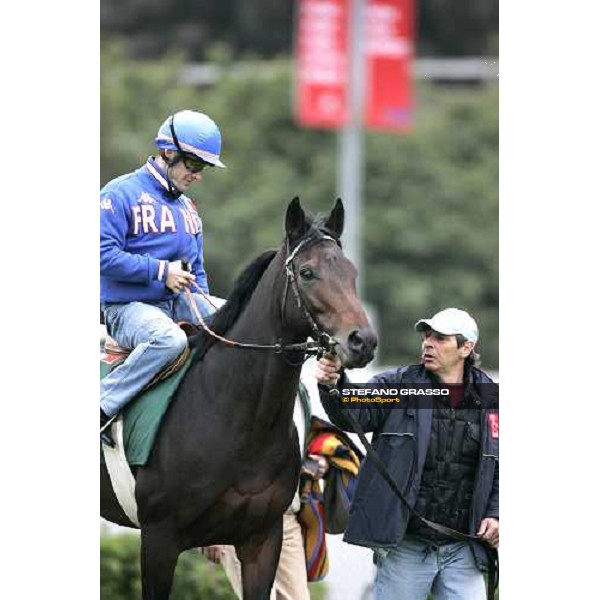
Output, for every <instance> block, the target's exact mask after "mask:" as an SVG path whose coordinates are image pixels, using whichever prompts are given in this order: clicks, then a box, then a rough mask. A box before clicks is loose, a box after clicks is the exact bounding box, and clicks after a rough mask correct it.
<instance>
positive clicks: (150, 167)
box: [143, 156, 181, 199]
mask: <svg viewBox="0 0 600 600" xmlns="http://www.w3.org/2000/svg"><path fill="white" fill-rule="evenodd" d="M143 168H144V169H145V170H146V172H147V173H148V174H149V175H150V177H151V178H152V179H153V180H154V182H155V183H156V184H157V185H158V186H159V187H160V188H161V189H162V190H163V191H164V192H166V193H167V195H168V196H169V197H170V198H173V199H176V198H179V196H181V192H179V193H177V194H176V195H175V194H173V193H172V192H171V189H170V186H169V179H168V176H167V172H166V171H165V170H164V169H163V168H162V167H160V166H159V164H158V161H157V160H156V158H155V157H154V156H150V157H148V160H147V161H146V164H145V165H144V167H143Z"/></svg>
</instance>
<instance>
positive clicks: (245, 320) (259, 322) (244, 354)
mask: <svg viewBox="0 0 600 600" xmlns="http://www.w3.org/2000/svg"><path fill="white" fill-rule="evenodd" d="M284 260H285V257H284V254H283V252H281V251H280V252H279V253H278V254H277V255H276V256H275V258H274V259H273V261H272V262H271V264H270V265H269V267H268V268H267V270H266V271H265V273H264V275H263V276H262V278H261V280H260V281H259V283H258V285H257V286H256V289H255V290H254V292H253V294H252V297H251V299H250V301H249V302H248V304H247V306H246V307H245V308H244V310H243V311H242V313H241V314H240V316H239V317H238V319H237V321H236V323H235V324H234V326H233V327H232V328H231V329H230V330H229V331H228V332H227V333H226V334H225V337H227V338H229V339H232V340H236V341H242V342H250V343H259V344H274V343H276V342H279V341H282V342H283V343H294V342H299V341H304V340H306V337H307V334H306V333H305V332H302V331H295V330H292V329H290V327H289V326H288V325H286V323H284V321H283V318H282V308H281V306H282V302H283V300H284V298H283V296H284V293H285V285H286V278H285V273H284ZM291 293H292V291H291V289H288V291H287V294H288V296H289V294H291ZM288 300H289V299H288ZM214 348H215V347H213V349H214ZM298 354H299V353H295V354H293V355H290V356H289V357H288V356H282V355H281V354H276V353H275V352H274V351H266V350H244V349H236V348H222V349H221V351H218V352H215V353H211V352H209V353H208V354H207V356H206V357H205V360H204V363H205V369H206V370H205V371H204V372H205V374H206V375H208V372H211V373H212V374H211V375H210V377H212V376H217V377H219V376H222V377H226V378H227V381H230V386H231V389H232V394H231V395H232V397H236V398H239V397H243V398H244V399H245V401H246V400H247V403H248V406H252V410H254V411H256V415H257V418H259V419H260V418H261V416H266V413H271V414H272V413H273V409H274V407H277V406H281V405H282V403H285V402H286V400H288V399H289V404H290V406H289V407H288V408H290V407H291V406H292V405H293V398H294V396H295V391H296V388H297V386H298V381H299V378H300V371H301V368H302V363H301V358H302V357H301V356H299V355H298ZM225 357H227V358H225ZM288 359H289V360H288ZM232 370H234V373H233V377H232ZM236 406H237V407H239V408H241V407H240V404H239V401H236ZM236 410H237V409H236Z"/></svg>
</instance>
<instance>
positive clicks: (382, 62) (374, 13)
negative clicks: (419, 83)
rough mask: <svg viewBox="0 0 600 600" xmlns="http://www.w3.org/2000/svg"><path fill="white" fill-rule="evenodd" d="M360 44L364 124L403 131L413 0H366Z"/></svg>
mask: <svg viewBox="0 0 600 600" xmlns="http://www.w3.org/2000/svg"><path fill="white" fill-rule="evenodd" d="M364 47H365V59H366V69H365V98H364V109H365V112H364V119H365V124H366V125H367V127H371V128H376V129H385V130H400V131H406V130H407V129H408V128H409V126H410V122H411V113H412V72H411V71H412V60H413V54H414V3H413V0H367V7H366V24H365V45H364Z"/></svg>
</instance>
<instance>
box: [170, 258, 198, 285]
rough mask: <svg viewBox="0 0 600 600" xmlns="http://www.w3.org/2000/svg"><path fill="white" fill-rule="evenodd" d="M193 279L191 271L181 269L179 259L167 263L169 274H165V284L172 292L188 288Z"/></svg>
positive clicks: (194, 277) (194, 278)
mask: <svg viewBox="0 0 600 600" xmlns="http://www.w3.org/2000/svg"><path fill="white" fill-rule="evenodd" d="M195 280H196V276H195V275H194V274H193V273H189V272H188V271H184V270H183V269H182V267H181V261H180V260H176V261H173V262H170V263H169V274H168V275H167V281H165V285H166V286H167V288H169V289H170V290H171V291H172V292H175V293H178V292H181V291H182V290H183V289H184V288H189V287H190V284H191V283H192V281H195Z"/></svg>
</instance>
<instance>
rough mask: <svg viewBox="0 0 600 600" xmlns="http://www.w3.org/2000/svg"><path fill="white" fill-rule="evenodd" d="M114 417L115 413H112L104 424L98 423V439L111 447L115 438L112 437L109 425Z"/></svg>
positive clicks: (113, 445) (115, 416)
mask: <svg viewBox="0 0 600 600" xmlns="http://www.w3.org/2000/svg"><path fill="white" fill-rule="evenodd" d="M107 416H108V415H107ZM101 418H102V417H101ZM116 418H117V415H113V416H112V417H110V418H109V419H108V420H107V421H106V422H105V423H104V424H101V425H100V441H101V442H102V443H104V444H106V445H107V446H110V447H111V448H114V447H115V440H114V439H113V436H112V433H111V430H110V426H111V425H112V424H113V421H114V420H115V419H116Z"/></svg>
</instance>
